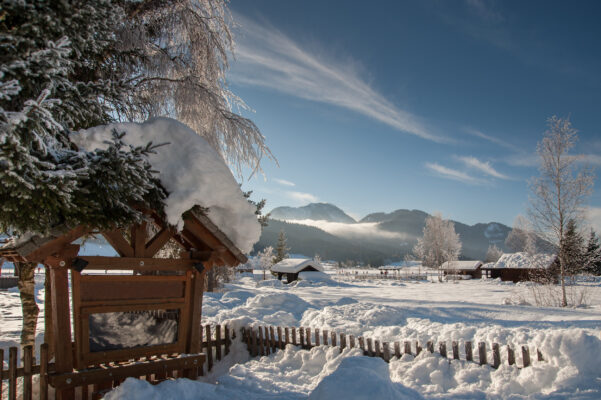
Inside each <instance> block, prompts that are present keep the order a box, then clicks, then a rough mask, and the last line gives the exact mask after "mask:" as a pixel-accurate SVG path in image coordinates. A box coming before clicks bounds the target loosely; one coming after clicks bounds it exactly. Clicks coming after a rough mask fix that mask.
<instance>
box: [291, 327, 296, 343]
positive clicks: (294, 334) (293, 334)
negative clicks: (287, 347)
mask: <svg viewBox="0 0 601 400" xmlns="http://www.w3.org/2000/svg"><path fill="white" fill-rule="evenodd" d="M292 344H293V345H295V346H296V328H294V327H292Z"/></svg>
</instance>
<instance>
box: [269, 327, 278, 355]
mask: <svg viewBox="0 0 601 400" xmlns="http://www.w3.org/2000/svg"><path fill="white" fill-rule="evenodd" d="M269 336H271V352H272V353H275V349H277V347H276V345H275V329H274V327H273V326H270V327H269Z"/></svg>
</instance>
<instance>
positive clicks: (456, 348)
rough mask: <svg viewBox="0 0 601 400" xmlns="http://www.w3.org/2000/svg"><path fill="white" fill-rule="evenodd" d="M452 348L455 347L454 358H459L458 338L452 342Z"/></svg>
mask: <svg viewBox="0 0 601 400" xmlns="http://www.w3.org/2000/svg"><path fill="white" fill-rule="evenodd" d="M451 348H452V349H453V360H459V343H457V341H456V340H453V342H451Z"/></svg>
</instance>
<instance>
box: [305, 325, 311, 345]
mask: <svg viewBox="0 0 601 400" xmlns="http://www.w3.org/2000/svg"><path fill="white" fill-rule="evenodd" d="M305 333H306V334H307V348H308V349H310V348H311V328H307V331H306V332H305Z"/></svg>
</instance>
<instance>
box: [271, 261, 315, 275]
mask: <svg viewBox="0 0 601 400" xmlns="http://www.w3.org/2000/svg"><path fill="white" fill-rule="evenodd" d="M309 266H311V267H313V268H315V269H316V270H318V271H321V272H323V267H322V266H321V264H320V263H318V262H317V261H315V260H311V259H308V258H287V259H285V260H282V261H280V262H279V263H277V264H274V265H273V266H272V267H271V270H272V271H273V272H281V273H284V274H287V273H290V274H296V273H297V272H299V271H302V270H303V269H304V268H306V267H309Z"/></svg>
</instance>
